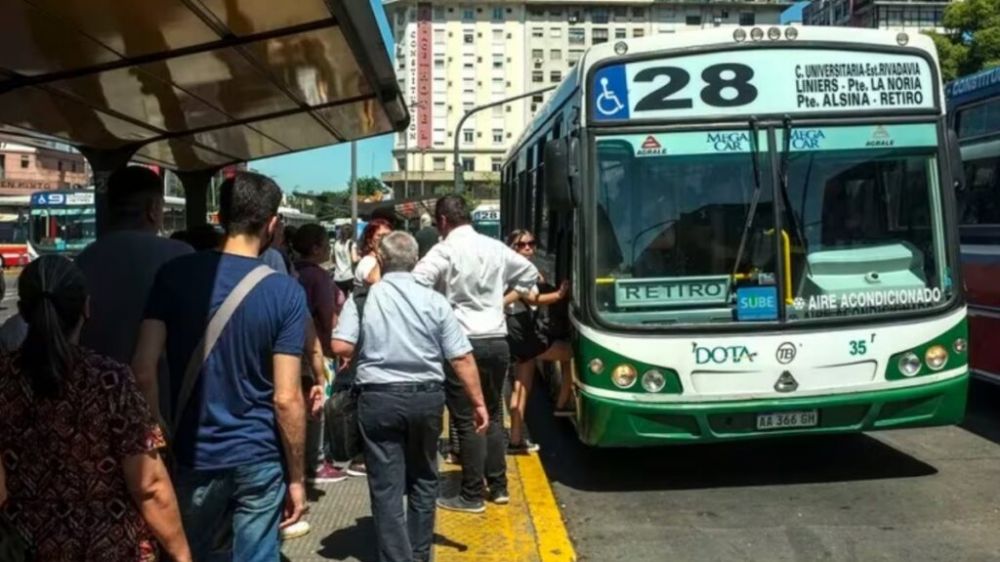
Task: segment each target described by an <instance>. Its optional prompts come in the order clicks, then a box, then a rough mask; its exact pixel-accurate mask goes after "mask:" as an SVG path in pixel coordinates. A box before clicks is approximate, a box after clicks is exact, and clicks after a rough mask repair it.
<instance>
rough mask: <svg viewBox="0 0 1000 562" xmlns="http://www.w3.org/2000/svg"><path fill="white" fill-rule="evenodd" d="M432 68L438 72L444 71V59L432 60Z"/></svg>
mask: <svg viewBox="0 0 1000 562" xmlns="http://www.w3.org/2000/svg"><path fill="white" fill-rule="evenodd" d="M434 68H437V69H439V70H443V69H444V59H443V58H440V59H434Z"/></svg>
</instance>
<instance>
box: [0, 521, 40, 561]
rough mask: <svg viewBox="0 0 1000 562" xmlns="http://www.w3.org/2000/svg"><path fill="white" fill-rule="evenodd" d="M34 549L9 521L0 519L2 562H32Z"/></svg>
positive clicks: (0, 555)
mask: <svg viewBox="0 0 1000 562" xmlns="http://www.w3.org/2000/svg"><path fill="white" fill-rule="evenodd" d="M34 559H35V553H34V549H33V548H32V546H31V543H29V542H28V539H26V538H24V536H23V535H21V533H20V532H19V531H18V530H17V529H16V528H14V525H12V524H11V523H10V522H9V521H7V520H6V519H5V518H3V517H0V562H32V561H33V560H34Z"/></svg>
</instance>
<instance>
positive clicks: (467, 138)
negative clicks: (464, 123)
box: [462, 129, 476, 143]
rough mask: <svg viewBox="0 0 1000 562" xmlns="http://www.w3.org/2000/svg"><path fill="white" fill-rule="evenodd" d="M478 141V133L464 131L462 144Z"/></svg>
mask: <svg viewBox="0 0 1000 562" xmlns="http://www.w3.org/2000/svg"><path fill="white" fill-rule="evenodd" d="M475 139H476V131H475V130H474V129H462V142H466V143H471V142H474V141H475Z"/></svg>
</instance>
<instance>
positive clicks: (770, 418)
mask: <svg viewBox="0 0 1000 562" xmlns="http://www.w3.org/2000/svg"><path fill="white" fill-rule="evenodd" d="M817 425H819V414H817V412H816V410H801V411H796V412H775V413H773V414H757V429H758V430H759V431H760V430H768V429H786V428H789V427H816V426H817Z"/></svg>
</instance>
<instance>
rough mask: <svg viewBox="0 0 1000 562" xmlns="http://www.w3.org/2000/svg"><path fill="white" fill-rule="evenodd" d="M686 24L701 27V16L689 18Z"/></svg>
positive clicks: (685, 21)
mask: <svg viewBox="0 0 1000 562" xmlns="http://www.w3.org/2000/svg"><path fill="white" fill-rule="evenodd" d="M684 23H686V24H688V25H701V16H687V17H686V18H684Z"/></svg>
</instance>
